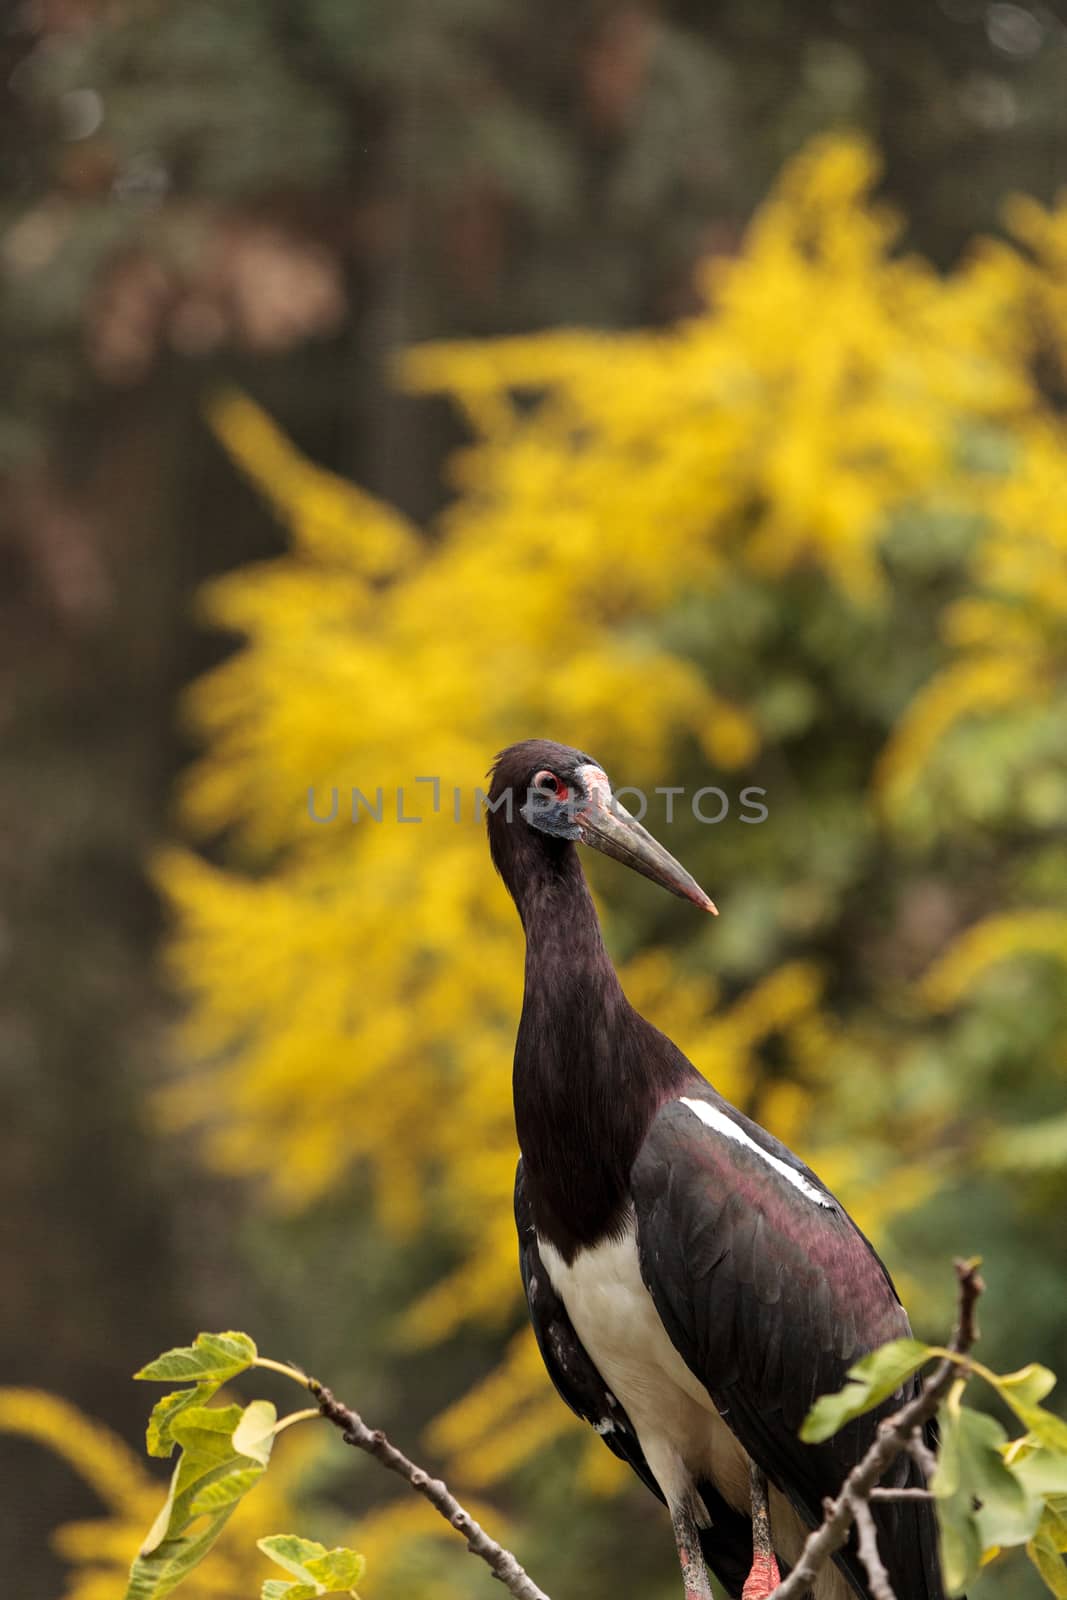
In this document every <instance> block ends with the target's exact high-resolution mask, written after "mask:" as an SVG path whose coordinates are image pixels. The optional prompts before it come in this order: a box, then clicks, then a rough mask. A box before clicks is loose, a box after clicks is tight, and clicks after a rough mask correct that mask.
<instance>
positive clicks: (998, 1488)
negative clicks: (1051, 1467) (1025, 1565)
mask: <svg viewBox="0 0 1067 1600" xmlns="http://www.w3.org/2000/svg"><path fill="white" fill-rule="evenodd" d="M962 1392H963V1384H962V1382H960V1383H957V1384H955V1385H954V1387H953V1389H952V1392H951V1393H950V1395H949V1397H948V1399H947V1400H946V1402H945V1403H944V1405H943V1406H942V1407H941V1409H940V1414H939V1420H940V1424H941V1449H940V1453H939V1455H938V1462H937V1471H936V1472H935V1473H934V1476H933V1478H932V1479H931V1482H930V1488H931V1490H932V1492H933V1494H934V1495H935V1496H936V1497H937V1516H938V1523H939V1525H940V1528H941V1564H942V1568H943V1570H944V1576H945V1586H946V1588H947V1589H948V1591H949V1593H950V1594H962V1592H963V1591H964V1589H965V1588H966V1587H967V1585H968V1583H970V1581H971V1580H972V1578H973V1577H974V1575H975V1573H976V1572H977V1571H978V1567H979V1563H980V1562H981V1559H982V1556H983V1554H985V1553H987V1552H988V1551H990V1550H996V1549H1003V1548H1008V1547H1010V1546H1012V1545H1018V1544H1025V1543H1026V1542H1027V1540H1029V1539H1031V1537H1032V1536H1033V1535H1034V1533H1035V1531H1036V1529H1037V1527H1038V1524H1039V1522H1040V1520H1041V1516H1042V1504H1041V1497H1040V1495H1037V1494H1034V1493H1033V1492H1032V1491H1031V1490H1030V1489H1029V1487H1028V1486H1027V1484H1026V1483H1025V1481H1024V1480H1023V1479H1022V1478H1020V1476H1019V1474H1018V1471H1017V1467H1016V1465H1015V1464H1012V1465H1009V1464H1008V1463H1007V1462H1006V1461H1005V1459H1004V1455H1003V1449H1004V1446H1005V1445H1006V1444H1007V1442H1008V1440H1007V1435H1006V1434H1005V1432H1004V1429H1003V1428H1002V1427H1001V1426H1000V1424H999V1422H997V1421H996V1419H995V1418H993V1417H989V1416H986V1415H985V1413H984V1412H981V1411H972V1410H971V1408H970V1407H969V1406H964V1405H962V1404H961V1395H962Z"/></svg>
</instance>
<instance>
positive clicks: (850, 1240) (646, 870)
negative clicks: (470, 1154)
mask: <svg viewBox="0 0 1067 1600" xmlns="http://www.w3.org/2000/svg"><path fill="white" fill-rule="evenodd" d="M488 830H489V845H490V850H491V853H492V858H493V861H494V863H495V865H496V867H497V869H498V871H499V872H500V874H501V876H502V878H503V880H504V883H505V885H506V886H507V888H508V890H509V892H510V894H511V896H512V898H513V899H514V901H515V904H516V906H517V908H518V912H519V916H520V918H521V920H522V924H523V928H524V930H525V934H526V974H525V992H524V996H523V1004H522V1015H521V1019H520V1021H519V1028H518V1037H517V1041H516V1046H515V1065H514V1096H515V1123H516V1130H517V1133H518V1140H519V1147H520V1150H521V1156H520V1160H519V1166H518V1172H517V1174H516V1180H515V1219H516V1224H517V1227H518V1232H519V1259H520V1266H521V1271H522V1279H523V1284H524V1286H525V1290H526V1297H527V1301H528V1303H529V1311H530V1318H531V1321H532V1323H533V1329H534V1333H535V1335H536V1338H537V1342H538V1345H539V1347H540V1350H541V1355H542V1357H543V1359H544V1362H545V1366H546V1367H547V1369H548V1373H549V1376H550V1378H551V1379H552V1382H553V1383H554V1384H555V1386H556V1388H557V1390H558V1391H559V1393H560V1395H561V1396H562V1398H563V1399H564V1400H565V1401H566V1403H567V1404H568V1405H569V1406H570V1407H571V1408H572V1410H574V1411H575V1412H577V1414H578V1415H579V1416H580V1417H582V1418H584V1420H585V1421H587V1422H589V1423H590V1424H591V1425H592V1427H593V1428H594V1429H595V1431H596V1432H597V1433H598V1434H600V1436H601V1437H602V1438H603V1440H604V1443H605V1444H606V1445H607V1446H608V1448H609V1449H610V1450H612V1451H613V1452H614V1453H615V1455H617V1456H619V1457H621V1458H622V1460H624V1461H627V1462H628V1463H629V1464H630V1466H631V1467H633V1469H634V1471H635V1472H636V1473H637V1475H638V1476H639V1477H640V1478H641V1479H642V1480H643V1481H644V1483H645V1484H646V1485H647V1486H648V1488H649V1489H651V1490H652V1492H653V1493H654V1494H655V1495H657V1496H658V1497H659V1498H660V1499H661V1500H663V1501H664V1502H665V1503H666V1506H667V1509H668V1511H669V1513H670V1517H671V1524H672V1528H673V1532H674V1538H675V1543H676V1545H677V1550H678V1558H679V1561H680V1563H681V1567H682V1576H683V1581H684V1585H685V1594H686V1600H712V1593H711V1587H710V1582H709V1578H708V1570H707V1569H708V1567H710V1568H711V1570H712V1571H713V1572H714V1573H715V1574H716V1576H717V1577H718V1578H719V1580H720V1582H721V1583H722V1584H723V1585H724V1586H725V1588H726V1590H727V1591H728V1593H729V1594H730V1595H731V1596H735V1597H736V1596H742V1597H743V1600H764V1597H765V1596H767V1595H769V1594H770V1593H771V1592H772V1591H773V1589H774V1587H775V1586H776V1584H777V1583H778V1582H779V1581H780V1576H784V1575H785V1573H786V1572H787V1570H788V1569H789V1566H790V1565H791V1564H792V1563H794V1562H795V1561H796V1558H797V1555H798V1553H799V1551H800V1548H801V1545H802V1543H803V1541H804V1538H805V1537H806V1535H807V1533H808V1531H809V1530H810V1529H811V1528H812V1527H813V1526H814V1525H815V1524H817V1523H818V1522H820V1521H821V1520H822V1515H823V1499H824V1497H825V1496H827V1495H833V1494H835V1493H836V1492H837V1491H838V1489H839V1488H840V1486H841V1483H842V1481H843V1479H844V1478H845V1476H846V1474H847V1473H848V1471H849V1469H850V1468H851V1467H852V1466H854V1465H855V1463H856V1461H857V1460H858V1459H859V1457H860V1456H861V1455H862V1454H863V1453H864V1451H865V1450H866V1449H867V1447H868V1445H869V1444H870V1443H871V1441H872V1440H873V1438H874V1436H875V1433H876V1430H877V1427H878V1423H879V1420H880V1419H881V1417H882V1416H884V1415H886V1414H887V1413H888V1412H890V1411H892V1410H894V1409H897V1408H898V1407H899V1406H900V1405H901V1404H903V1402H904V1400H905V1399H907V1398H910V1397H911V1395H912V1394H913V1393H914V1392H915V1388H914V1385H915V1382H916V1380H914V1379H913V1380H911V1381H910V1382H909V1383H908V1384H905V1385H904V1386H903V1388H902V1389H901V1390H900V1391H898V1394H897V1396H895V1397H893V1398H891V1399H889V1400H887V1401H886V1402H884V1404H883V1406H882V1407H881V1408H880V1409H879V1410H876V1411H874V1412H872V1413H870V1414H869V1415H867V1416H865V1417H861V1418H858V1419H857V1420H855V1421H854V1422H852V1423H850V1424H848V1425H847V1426H846V1427H845V1428H844V1429H843V1430H842V1431H841V1432H840V1433H839V1434H837V1435H836V1436H835V1437H834V1438H833V1439H831V1440H829V1441H827V1442H826V1443H825V1444H821V1445H806V1444H802V1443H801V1441H800V1439H799V1438H798V1430H799V1428H800V1425H801V1422H802V1421H803V1419H804V1416H805V1414H806V1413H807V1411H808V1409H809V1407H810V1406H811V1404H812V1402H813V1401H814V1400H815V1399H816V1398H817V1396H819V1395H820V1394H823V1393H826V1392H828V1391H831V1390H835V1389H838V1388H840V1387H841V1386H842V1384H843V1383H844V1381H845V1374H846V1371H847V1369H848V1368H849V1367H850V1366H851V1365H852V1364H853V1363H854V1362H855V1361H857V1360H858V1359H859V1358H860V1357H861V1356H863V1355H865V1354H866V1353H867V1352H868V1351H870V1350H873V1349H875V1348H877V1346H879V1345H881V1344H884V1343H885V1342H886V1341H887V1340H889V1339H896V1338H901V1337H906V1336H907V1335H908V1334H909V1331H910V1330H909V1326H908V1319H907V1316H906V1314H905V1312H904V1309H903V1307H902V1305H901V1303H900V1300H899V1298H898V1296H897V1294H896V1291H895V1289H894V1287H893V1283H892V1280H891V1278H890V1276H889V1274H888V1272H887V1271H886V1268H885V1267H884V1266H883V1264H882V1262H881V1261H880V1260H879V1258H878V1256H877V1255H876V1254H875V1252H874V1249H873V1248H872V1246H871V1245H870V1244H869V1242H868V1241H867V1239H866V1238H865V1237H864V1236H863V1234H862V1233H861V1232H860V1230H859V1229H858V1228H857V1227H856V1225H855V1223H854V1222H853V1221H852V1220H851V1218H850V1217H849V1216H848V1214H847V1213H846V1211H845V1210H844V1208H843V1207H842V1206H841V1205H840V1204H839V1202H838V1201H837V1200H836V1199H835V1198H834V1196H833V1195H832V1194H831V1193H830V1191H829V1190H828V1189H827V1188H826V1186H825V1184H823V1183H822V1182H821V1181H820V1179H819V1178H818V1177H816V1175H815V1173H814V1172H812V1171H811V1169H810V1168H809V1167H807V1166H805V1164H804V1163H803V1162H802V1161H800V1160H799V1159H798V1158H797V1157H796V1156H795V1155H794V1154H793V1153H792V1151H791V1150H788V1149H787V1148H786V1147H785V1146H784V1145H783V1144H780V1143H779V1141H778V1140H777V1139H775V1138H774V1137H773V1136H772V1135H771V1134H769V1133H767V1132H766V1131H765V1130H764V1129H763V1128H761V1127H760V1126H759V1125H758V1124H757V1123H755V1122H753V1121H751V1120H750V1119H749V1118H748V1117H746V1116H744V1115H743V1114H742V1113H741V1112H740V1111H738V1110H736V1109H735V1108H734V1107H733V1106H731V1105H730V1104H728V1102H727V1101H726V1100H724V1099H723V1097H722V1096H721V1095H720V1094H718V1093H717V1092H716V1090H715V1089H714V1088H713V1086H712V1085H711V1084H710V1083H709V1082H708V1081H707V1079H705V1078H704V1077H702V1076H701V1074H700V1073H699V1072H698V1071H697V1069H696V1068H695V1067H694V1066H693V1065H692V1064H691V1063H690V1062H689V1061H688V1060H687V1059H686V1057H685V1056H684V1055H683V1054H682V1052H681V1051H680V1050H679V1049H678V1048H677V1047H676V1046H675V1045H674V1044H672V1043H671V1041H670V1039H668V1038H667V1037H666V1036H665V1035H664V1034H662V1033H660V1032H659V1030H658V1029H657V1028H654V1027H653V1026H652V1024H651V1023H649V1022H647V1021H646V1020H645V1019H644V1018H643V1017H642V1016H640V1015H639V1014H638V1013H637V1012H636V1011H635V1010H634V1008H633V1007H632V1006H631V1005H630V1004H629V1002H628V1001H627V999H626V997H625V995H624V994H623V992H622V987H621V985H620V983H619V980H618V977H617V976H616V973H615V969H614V967H613V966H612V963H611V960H610V958H609V956H608V954H607V952H606V950H605V948H604V943H603V940H602V938H601V931H600V924H599V922H598V920H597V914H596V910H595V908H594V905H593V901H592V898H591V896H590V893H589V889H588V887H587V884H586V881H585V876H584V874H583V872H582V868H581V865H580V863H579V860H578V853H577V851H576V849H575V844H576V843H583V844H586V845H590V846H592V848H593V849H596V850H600V851H602V852H603V853H605V854H606V855H609V856H614V857H615V858H616V859H617V860H619V861H622V862H624V863H625V864H626V865H627V866H629V867H632V868H633V869H634V870H635V871H637V872H640V873H642V874H644V876H645V877H647V878H650V879H652V880H653V882H655V883H658V884H660V885H662V886H663V887H664V888H665V889H669V890H670V891H671V892H672V893H673V894H676V895H679V896H681V897H682V898H683V899H685V900H689V901H691V902H692V903H693V904H694V905H696V906H698V907H700V908H701V910H703V911H707V912H714V911H715V907H714V905H713V904H712V902H711V900H710V899H709V898H708V896H707V895H706V894H705V893H704V891H703V890H702V889H701V888H700V887H699V885H698V884H697V883H696V882H695V881H694V879H693V878H692V877H690V875H689V873H688V872H686V871H685V869H684V868H683V867H681V866H680V865H679V864H678V862H677V861H675V860H674V858H673V857H672V856H671V855H669V854H668V852H667V851H666V850H665V849H664V848H663V847H662V845H660V844H658V843H657V841H656V840H655V839H653V838H652V836H651V835H650V834H649V833H648V832H647V831H646V830H645V829H644V828H643V827H642V826H641V824H640V823H639V822H637V821H636V820H635V819H634V818H633V817H631V816H630V815H629V814H628V813H627V812H626V810H625V809H624V808H623V807H622V806H621V805H619V804H618V802H617V801H615V800H614V798H613V796H612V792H611V786H610V784H609V782H608V779H607V777H606V775H605V773H604V771H603V770H602V768H601V767H600V766H599V765H598V764H597V763H596V762H595V761H594V760H593V759H592V758H591V757H590V756H588V755H583V754H582V753H581V752H580V751H578V750H572V749H569V748H567V747H566V746H564V745H560V744H554V743H551V742H550V741H548V740H540V739H538V740H527V741H525V742H524V743H522V744H516V745H512V746H511V748H510V749H507V750H505V751H504V752H503V753H502V754H501V755H500V756H499V757H498V759H497V762H496V765H495V767H494V769H493V781H492V784H491V786H490V791H489V806H488ZM896 1472H897V1476H896V1478H894V1479H893V1480H892V1482H893V1483H894V1484H895V1485H896V1486H897V1487H905V1486H916V1487H918V1486H921V1484H922V1478H921V1475H920V1473H919V1470H918V1468H917V1467H916V1466H915V1463H914V1462H913V1461H912V1460H911V1459H910V1457H904V1458H902V1460H901V1461H900V1463H898V1466H897V1469H896ZM872 1511H873V1513H874V1516H875V1520H876V1525H877V1532H878V1542H879V1547H880V1552H881V1556H882V1560H883V1562H884V1564H885V1566H886V1568H887V1571H888V1574H889V1579H890V1582H891V1584H892V1585H893V1588H894V1592H895V1593H896V1595H897V1597H898V1600H943V1589H942V1583H941V1577H940V1566H939V1562H938V1556H937V1541H936V1531H935V1522H934V1516H933V1511H932V1508H931V1506H930V1505H929V1504H928V1503H926V1502H923V1501H921V1500H917V1499H916V1500H913V1499H907V1498H905V1499H902V1500H896V1501H892V1500H890V1501H880V1502H879V1503H878V1504H877V1505H875V1506H872ZM768 1517H769V1537H768V1534H767V1527H768ZM814 1594H815V1600H851V1597H852V1596H853V1595H859V1596H862V1597H864V1600H869V1596H870V1589H869V1586H868V1580H867V1577H866V1574H865V1570H864V1568H863V1567H862V1565H861V1564H860V1562H859V1559H858V1556H857V1552H856V1548H855V1544H854V1543H850V1544H849V1545H846V1546H845V1547H844V1548H843V1549H842V1550H841V1551H840V1552H839V1553H838V1555H837V1556H836V1557H835V1564H834V1565H833V1566H830V1567H827V1568H825V1569H824V1571H823V1573H822V1575H821V1577H820V1579H819V1581H818V1582H817V1584H816V1586H815V1590H814Z"/></svg>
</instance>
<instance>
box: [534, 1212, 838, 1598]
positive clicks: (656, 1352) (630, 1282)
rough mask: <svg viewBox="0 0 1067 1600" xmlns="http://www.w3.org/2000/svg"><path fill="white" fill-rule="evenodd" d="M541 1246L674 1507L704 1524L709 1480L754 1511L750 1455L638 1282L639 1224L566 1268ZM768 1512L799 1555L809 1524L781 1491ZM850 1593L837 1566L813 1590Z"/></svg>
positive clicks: (789, 1549) (780, 1541)
mask: <svg viewBox="0 0 1067 1600" xmlns="http://www.w3.org/2000/svg"><path fill="white" fill-rule="evenodd" d="M538 1247H539V1249H540V1252H541V1259H542V1261H543V1262H544V1264H545V1270H546V1271H547V1273H548V1276H549V1278H550V1280H551V1283H552V1287H553V1288H554V1289H555V1291H556V1293H557V1294H558V1295H559V1297H560V1299H561V1300H562V1301H563V1304H564V1305H565V1306H566V1308H567V1315H568V1316H569V1317H570V1319H571V1322H572V1323H573V1324H574V1330H575V1332H576V1333H577V1335H578V1337H579V1339H580V1340H581V1341H582V1344H583V1345H584V1346H585V1348H586V1350H587V1351H588V1353H589V1355H590V1357H591V1359H592V1361H593V1364H594V1365H595V1367H596V1369H597V1371H598V1372H599V1373H600V1376H601V1377H602V1378H603V1379H604V1382H605V1383H606V1384H607V1386H608V1389H609V1390H610V1391H611V1393H612V1394H613V1395H614V1396H615V1398H616V1399H617V1400H618V1402H619V1404H620V1405H621V1406H622V1407H623V1409H624V1410H625V1412H626V1414H627V1416H628V1417H629V1419H630V1421H631V1423H632V1424H633V1427H634V1431H635V1432H636V1434H637V1437H638V1439H639V1440H640V1443H641V1449H642V1450H643V1451H644V1454H645V1460H646V1461H647V1462H648V1465H649V1469H650V1471H651V1472H652V1475H653V1476H654V1478H655V1479H656V1482H657V1483H658V1484H659V1486H660V1488H661V1489H662V1491H663V1495H664V1498H665V1500H666V1501H667V1504H668V1506H670V1507H671V1509H672V1510H673V1509H674V1508H675V1507H678V1506H684V1505H689V1506H692V1507H693V1508H694V1509H696V1511H697V1515H698V1520H700V1521H701V1522H703V1523H705V1524H706V1521H707V1518H706V1516H704V1515H701V1511H702V1507H701V1506H700V1505H699V1503H698V1501H697V1499H696V1495H695V1489H694V1484H695V1483H696V1482H697V1481H699V1480H700V1479H701V1478H705V1479H708V1480H710V1481H711V1482H712V1483H713V1484H714V1485H715V1487H716V1489H717V1490H718V1491H719V1493H720V1494H721V1495H722V1497H723V1499H724V1500H725V1501H726V1502H727V1504H728V1505H730V1506H732V1507H733V1508H734V1509H735V1510H736V1511H740V1512H743V1513H744V1515H745V1516H748V1515H749V1514H750V1509H751V1498H750V1487H749V1458H748V1456H747V1454H746V1453H745V1451H744V1450H743V1449H742V1447H741V1444H740V1443H739V1441H738V1440H737V1439H736V1438H735V1436H734V1435H733V1433H731V1431H730V1429H729V1428H728V1427H727V1426H726V1424H725V1422H723V1420H722V1418H721V1417H720V1416H719V1413H718V1412H717V1411H716V1409H715V1405H714V1402H713V1401H712V1398H711V1396H710V1395H709V1393H708V1391H707V1389H705V1387H704V1385H703V1384H702V1383H701V1382H700V1380H699V1378H697V1377H695V1376H694V1375H693V1373H692V1372H690V1370H689V1368H688V1367H687V1366H686V1364H685V1362H684V1361H683V1360H682V1357H681V1356H680V1355H679V1353H678V1351H677V1350H676V1349H675V1348H674V1346H673V1344H672V1343H671V1341H670V1339H669V1338H668V1337H667V1332H666V1329H665V1328H664V1326H663V1323H662V1322H661V1321H660V1318H659V1313H658V1312H657V1310H656V1307H655V1305H654V1304H653V1301H652V1296H651V1295H650V1294H649V1292H648V1290H647V1289H646V1288H645V1285H644V1282H643V1281H642V1278H641V1269H640V1266H639V1264H638V1258H637V1234H636V1229H635V1227H634V1225H633V1223H632V1222H631V1224H630V1226H629V1228H628V1229H627V1231H626V1233H625V1234H624V1235H623V1237H622V1238H621V1239H619V1240H614V1241H612V1240H609V1241H607V1242H605V1243H603V1244H598V1245H596V1246H594V1247H593V1248H592V1249H590V1250H580V1251H579V1252H578V1254H577V1255H576V1256H575V1258H574V1260H573V1261H572V1262H571V1264H570V1265H569V1266H568V1265H567V1263H566V1262H565V1261H564V1259H563V1257H562V1256H561V1255H560V1253H559V1251H558V1250H556V1249H555V1247H554V1246H553V1245H551V1244H549V1243H548V1242H547V1241H546V1240H543V1239H540V1238H539V1239H538ZM770 1513H771V1531H772V1537H773V1539H774V1543H775V1547H776V1549H777V1550H778V1552H779V1554H780V1555H782V1556H784V1557H785V1559H786V1560H787V1561H790V1562H792V1561H795V1560H796V1557H797V1555H798V1554H799V1551H800V1547H801V1545H802V1544H803V1541H804V1529H803V1528H802V1525H801V1522H800V1519H799V1518H798V1516H797V1514H796V1512H795V1511H794V1510H793V1508H792V1506H791V1505H790V1504H789V1502H788V1500H786V1499H785V1497H784V1496H783V1495H781V1494H779V1492H778V1490H777V1489H774V1488H772V1489H771V1491H770ZM850 1596H851V1590H850V1588H849V1586H848V1584H847V1583H846V1581H845V1579H844V1577H843V1576H842V1574H841V1573H839V1572H838V1571H837V1570H836V1568H831V1569H830V1571H828V1572H824V1573H823V1574H822V1575H821V1576H820V1579H819V1582H818V1583H817V1584H816V1586H815V1597H816V1600H849V1597H850Z"/></svg>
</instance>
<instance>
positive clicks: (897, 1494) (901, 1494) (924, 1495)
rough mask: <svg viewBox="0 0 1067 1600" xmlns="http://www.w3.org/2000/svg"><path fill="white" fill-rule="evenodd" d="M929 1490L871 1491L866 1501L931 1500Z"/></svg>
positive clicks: (931, 1496)
mask: <svg viewBox="0 0 1067 1600" xmlns="http://www.w3.org/2000/svg"><path fill="white" fill-rule="evenodd" d="M933 1498H934V1497H933V1495H932V1494H931V1493H930V1491H929V1489H881V1488H879V1489H872V1490H871V1492H870V1494H869V1495H868V1496H867V1499H868V1500H932V1499H933Z"/></svg>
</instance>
